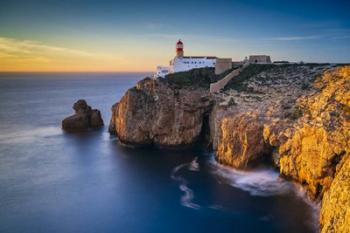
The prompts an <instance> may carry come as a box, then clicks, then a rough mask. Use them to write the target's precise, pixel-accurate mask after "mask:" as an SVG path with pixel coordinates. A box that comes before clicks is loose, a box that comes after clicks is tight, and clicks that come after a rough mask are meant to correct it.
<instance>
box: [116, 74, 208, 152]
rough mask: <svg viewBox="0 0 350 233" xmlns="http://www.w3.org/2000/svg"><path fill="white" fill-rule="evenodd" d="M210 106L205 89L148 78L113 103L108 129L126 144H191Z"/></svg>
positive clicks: (198, 132) (196, 136) (196, 137)
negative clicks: (184, 86)
mask: <svg viewBox="0 0 350 233" xmlns="http://www.w3.org/2000/svg"><path fill="white" fill-rule="evenodd" d="M211 105H212V101H211V98H210V96H209V93H208V91H207V90H206V89H203V88H195V89H191V88H177V87H174V86H172V85H170V84H169V83H167V82H166V81H165V80H162V79H151V78H145V79H144V80H142V81H140V82H139V83H138V84H137V86H136V87H134V88H131V89H129V90H128V91H127V92H126V93H125V95H124V96H123V97H122V99H121V100H120V102H119V103H117V104H115V105H114V106H113V108H112V119H111V122H110V127H109V130H110V132H111V133H115V134H116V135H117V136H118V138H119V139H120V141H121V142H123V143H125V144H133V145H157V146H163V147H173V146H187V145H192V144H194V143H195V142H196V141H198V138H199V137H200V134H201V131H202V126H203V119H204V117H205V115H206V114H209V111H210V109H211Z"/></svg>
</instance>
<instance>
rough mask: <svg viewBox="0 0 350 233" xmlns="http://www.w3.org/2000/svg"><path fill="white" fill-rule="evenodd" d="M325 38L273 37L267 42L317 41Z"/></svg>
mask: <svg viewBox="0 0 350 233" xmlns="http://www.w3.org/2000/svg"><path fill="white" fill-rule="evenodd" d="M321 38H323V37H322V36H320V35H311V36H281V37H271V38H267V39H266V40H274V41H300V40H317V39H321Z"/></svg>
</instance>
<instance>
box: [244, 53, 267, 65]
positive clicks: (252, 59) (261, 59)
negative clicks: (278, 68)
mask: <svg viewBox="0 0 350 233" xmlns="http://www.w3.org/2000/svg"><path fill="white" fill-rule="evenodd" d="M249 63H256V64H269V63H271V58H270V56H267V55H251V56H249Z"/></svg>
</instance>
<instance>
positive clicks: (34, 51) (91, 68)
mask: <svg viewBox="0 0 350 233" xmlns="http://www.w3.org/2000/svg"><path fill="white" fill-rule="evenodd" d="M156 64H157V61H156V60H155V59H145V58H144V57H143V56H140V57H137V56H134V55H133V54H131V53H130V56H125V55H117V54H114V53H112V52H110V53H99V52H91V51H88V50H82V49H72V48H68V47H61V46H55V45H49V44H45V43H42V42H38V41H32V40H18V39H14V38H8V37H0V71H1V72H149V71H151V70H152V67H155V66H156Z"/></svg>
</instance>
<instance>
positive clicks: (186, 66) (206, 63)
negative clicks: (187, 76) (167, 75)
mask: <svg viewBox="0 0 350 233" xmlns="http://www.w3.org/2000/svg"><path fill="white" fill-rule="evenodd" d="M215 63H216V59H208V58H206V57H203V58H192V57H188V58H186V57H175V58H174V59H173V60H171V61H170V72H171V73H175V72H181V71H187V70H191V69H194V68H203V67H215Z"/></svg>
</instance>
